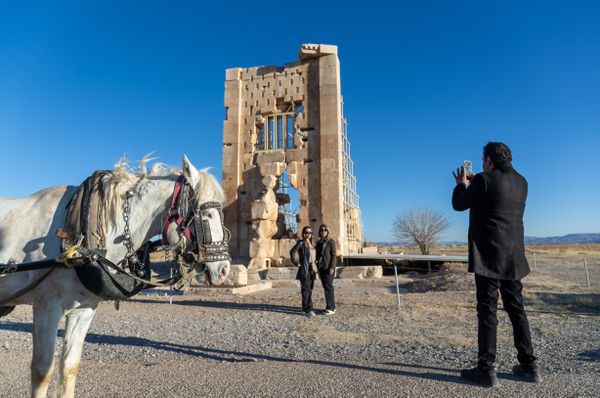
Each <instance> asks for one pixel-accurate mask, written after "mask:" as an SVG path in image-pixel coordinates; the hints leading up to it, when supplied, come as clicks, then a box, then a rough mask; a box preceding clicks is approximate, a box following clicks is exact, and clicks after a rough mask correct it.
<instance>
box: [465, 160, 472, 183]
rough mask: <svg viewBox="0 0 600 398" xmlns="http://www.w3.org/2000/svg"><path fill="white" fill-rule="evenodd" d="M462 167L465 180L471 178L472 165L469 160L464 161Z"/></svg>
mask: <svg viewBox="0 0 600 398" xmlns="http://www.w3.org/2000/svg"><path fill="white" fill-rule="evenodd" d="M463 167H464V168H465V175H466V176H467V180H470V179H471V178H473V163H472V162H471V161H470V160H465V161H464V162H463Z"/></svg>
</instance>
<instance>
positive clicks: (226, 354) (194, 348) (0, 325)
mask: <svg viewBox="0 0 600 398" xmlns="http://www.w3.org/2000/svg"><path fill="white" fill-rule="evenodd" d="M0 330H8V331H17V332H26V333H31V330H32V325H31V324H30V323H21V322H14V323H13V322H0ZM63 334H64V331H63V330H62V329H61V330H59V331H58V335H59V336H62V335H63ZM85 342H86V343H88V344H102V345H107V344H110V345H124V346H130V347H151V348H153V349H155V350H161V351H167V352H173V353H176V354H182V355H187V356H191V357H198V358H204V359H208V360H215V361H219V362H232V363H243V362H257V361H270V362H284V363H300V364H313V365H321V366H330V367H336V368H342V369H354V370H360V371H367V372H375V373H383V374H388V375H398V376H406V377H414V378H420V379H425V380H434V381H441V382H452V383H459V384H472V383H469V382H468V381H466V380H464V379H462V378H460V377H459V376H458V375H455V373H456V372H457V370H456V369H446V368H436V367H430V366H423V365H415V364H407V363H398V362H394V363H382V364H381V365H384V366H381V367H377V366H366V365H360V364H353V363H346V362H338V361H326V360H317V359H292V358H286V357H282V356H274V355H266V354H259V353H251V352H243V351H233V350H222V349H217V348H210V347H206V346H202V345H185V344H177V343H170V342H165V341H156V340H151V339H147V338H145V337H135V336H112V335H105V334H98V333H88V334H87V336H86V338H85ZM145 366H149V364H146V365H145ZM393 367H398V368H400V369H394V368H393ZM407 368H409V369H410V368H415V369H425V370H430V371H429V372H419V371H411V370H407ZM447 373H450V374H447Z"/></svg>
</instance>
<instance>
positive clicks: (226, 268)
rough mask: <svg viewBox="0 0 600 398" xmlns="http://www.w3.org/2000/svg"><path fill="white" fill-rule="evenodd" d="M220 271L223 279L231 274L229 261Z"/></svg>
mask: <svg viewBox="0 0 600 398" xmlns="http://www.w3.org/2000/svg"><path fill="white" fill-rule="evenodd" d="M219 273H220V274H221V279H225V278H227V275H229V263H227V264H224V265H222V266H221V269H220V270H219Z"/></svg>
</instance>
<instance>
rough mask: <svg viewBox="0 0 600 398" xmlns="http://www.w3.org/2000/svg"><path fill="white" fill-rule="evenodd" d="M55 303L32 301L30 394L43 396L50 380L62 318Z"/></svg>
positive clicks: (38, 397) (60, 311)
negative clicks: (59, 324) (57, 334)
mask: <svg viewBox="0 0 600 398" xmlns="http://www.w3.org/2000/svg"><path fill="white" fill-rule="evenodd" d="M62 315H63V311H62V308H61V307H60V306H59V305H57V304H56V303H54V304H52V303H51V302H49V301H47V300H44V298H42V299H41V300H35V302H34V303H33V358H32V360H31V396H32V397H34V398H43V397H45V396H46V393H47V392H48V387H49V386H50V382H51V381H52V369H53V365H54V350H55V349H56V333H57V331H58V323H59V322H60V319H61V318H62Z"/></svg>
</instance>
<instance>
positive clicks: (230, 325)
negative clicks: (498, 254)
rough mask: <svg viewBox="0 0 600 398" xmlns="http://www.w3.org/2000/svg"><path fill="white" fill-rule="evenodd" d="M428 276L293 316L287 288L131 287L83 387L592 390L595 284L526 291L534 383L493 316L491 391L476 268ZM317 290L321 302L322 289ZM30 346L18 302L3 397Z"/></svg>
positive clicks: (98, 341)
mask: <svg viewBox="0 0 600 398" xmlns="http://www.w3.org/2000/svg"><path fill="white" fill-rule="evenodd" d="M542 277H543V278H547V277H548V276H547V275H542V276H540V278H542ZM528 279H530V278H528ZM531 279H532V281H533V282H535V276H534V277H531ZM544 280H545V279H544ZM427 281H430V282H431V281H435V283H431V284H432V285H435V288H436V291H425V292H419V293H405V294H403V295H402V311H401V312H400V313H399V312H398V310H397V308H396V296H395V294H393V291H389V290H386V289H338V291H336V295H337V305H338V313H337V314H335V315H332V316H325V315H319V316H317V317H315V318H313V319H308V318H306V317H304V316H302V315H301V313H300V311H299V309H298V304H299V301H300V297H299V292H298V291H297V290H295V289H272V290H268V291H264V292H260V293H255V294H252V295H248V296H231V295H225V294H219V293H216V292H215V291H214V290H210V289H207V290H206V292H202V293H201V294H199V295H194V296H191V295H185V296H174V297H172V300H173V301H172V304H169V298H168V297H164V296H161V295H139V296H137V297H135V298H134V299H132V300H129V301H127V302H124V303H121V309H120V311H116V310H115V309H114V307H113V305H112V303H103V304H102V305H101V306H100V309H99V310H98V313H97V315H96V318H95V320H94V321H93V323H92V326H91V328H90V332H89V334H88V336H87V339H86V344H85V347H84V354H83V360H82V365H81V371H80V373H79V377H78V381H77V390H76V391H77V396H78V397H131V396H144V397H197V396H207V397H296V396H298V397H299V396H303V397H305V396H328V397H330V396H344V397H423V396H427V397H429V396H436V397H475V396H482V395H483V396H490V397H521V396H523V397H524V396H535V397H572V396H573V397H574V396H578V397H588V396H589V397H592V396H598V393H597V391H598V388H599V387H600V343H599V342H600V319H599V313H600V300H599V297H600V296H599V295H598V294H597V293H598V292H595V293H594V292H593V291H592V292H590V291H589V290H580V291H569V292H562V291H560V292H548V291H545V290H543V289H538V288H536V290H527V291H526V299H527V302H528V303H529V307H528V308H529V310H530V312H529V318H530V323H531V327H532V336H533V341H534V345H535V349H536V354H537V355H538V356H539V357H540V361H541V366H542V371H543V373H544V383H542V384H541V385H537V384H531V383H525V382H521V381H518V380H517V379H516V378H514V377H513V376H512V375H511V373H510V370H511V368H512V366H513V365H514V364H515V362H516V353H515V350H514V348H513V347H512V335H511V328H510V323H509V321H508V317H507V316H506V314H504V313H500V314H499V321H500V324H499V326H498V329H499V330H498V362H497V365H498V372H499V379H500V387H499V388H495V389H489V388H482V387H479V386H476V385H472V384H469V383H466V382H463V381H462V380H461V379H460V377H459V369H461V368H462V367H466V366H471V365H472V364H473V361H474V359H475V358H476V315H475V309H474V304H475V303H474V287H473V283H472V277H467V276H465V274H464V273H453V272H449V273H446V274H444V275H442V276H436V277H435V278H429V279H427ZM527 282H528V281H527V280H526V281H525V283H526V284H527ZM423 284H424V283H421V285H423ZM532 284H533V285H535V286H538V285H540V284H541V282H539V281H538V283H537V284H536V283H532ZM314 299H315V305H316V306H317V308H322V307H323V305H324V303H323V293H322V290H321V289H319V288H317V289H316V291H315V297H314ZM59 334H62V330H61V331H60V332H59ZM59 344H60V343H59ZM30 355H31V308H30V307H26V306H22V307H18V308H17V309H16V310H15V311H14V312H13V313H11V314H10V315H9V316H7V317H5V318H2V319H1V320H0V359H1V364H0V397H11V398H12V397H27V396H29V360H30Z"/></svg>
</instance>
